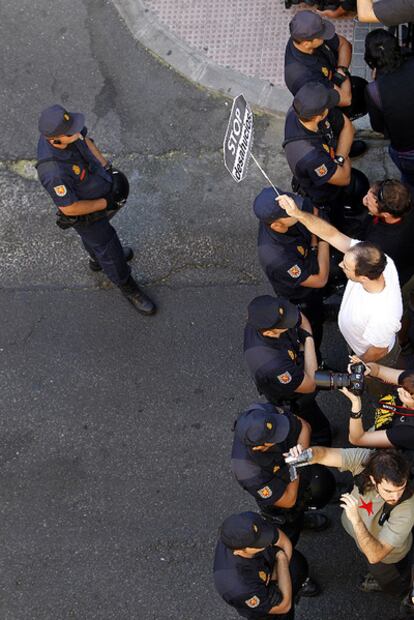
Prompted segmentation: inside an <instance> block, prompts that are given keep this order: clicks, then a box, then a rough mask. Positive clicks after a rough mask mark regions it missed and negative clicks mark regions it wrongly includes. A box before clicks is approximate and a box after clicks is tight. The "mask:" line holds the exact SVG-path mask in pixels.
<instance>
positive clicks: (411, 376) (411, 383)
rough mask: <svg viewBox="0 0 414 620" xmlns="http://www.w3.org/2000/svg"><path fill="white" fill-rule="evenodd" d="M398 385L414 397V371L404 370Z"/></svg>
mask: <svg viewBox="0 0 414 620" xmlns="http://www.w3.org/2000/svg"><path fill="white" fill-rule="evenodd" d="M398 385H400V386H401V387H402V388H404V390H406V391H407V392H408V393H409V394H411V396H414V370H404V372H402V373H401V374H400V376H399V377H398Z"/></svg>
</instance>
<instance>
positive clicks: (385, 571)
mask: <svg viewBox="0 0 414 620" xmlns="http://www.w3.org/2000/svg"><path fill="white" fill-rule="evenodd" d="M286 462H287V463H289V464H293V465H296V466H298V464H302V465H303V464H305V465H306V464H314V463H319V464H321V465H327V466H328V467H337V468H338V469H340V470H341V471H350V472H351V474H352V475H353V478H354V487H353V489H352V491H351V492H350V493H345V494H343V495H342V496H341V507H342V508H343V509H344V512H343V513H342V525H343V527H344V529H345V530H346V532H347V533H348V534H349V535H350V536H352V538H354V540H355V542H356V544H357V546H358V548H359V550H360V551H361V552H362V553H363V554H364V556H365V559H366V561H367V563H368V568H369V573H368V574H367V575H366V576H365V578H364V580H363V581H362V582H361V584H360V586H359V588H360V589H361V590H362V591H363V592H374V591H381V590H382V591H384V592H387V593H389V594H393V595H397V596H402V595H404V594H406V592H407V591H408V587H409V583H410V567H411V562H410V560H411V558H410V555H411V554H410V549H411V545H412V540H413V539H412V533H411V529H412V527H413V525H414V497H413V492H414V489H413V487H412V483H411V482H410V481H409V478H410V465H409V463H408V461H407V460H406V459H405V458H404V456H403V455H402V454H401V453H400V452H398V451H397V450H394V449H388V450H378V451H372V450H365V449H363V448H348V449H344V448H325V447H322V446H317V447H312V448H309V449H308V450H306V451H303V449H302V446H300V445H298V446H296V447H295V448H292V449H291V450H290V451H289V453H288V454H286Z"/></svg>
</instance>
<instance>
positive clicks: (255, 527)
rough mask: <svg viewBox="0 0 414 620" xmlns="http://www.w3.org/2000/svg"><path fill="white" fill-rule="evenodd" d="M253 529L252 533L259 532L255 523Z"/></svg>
mask: <svg viewBox="0 0 414 620" xmlns="http://www.w3.org/2000/svg"><path fill="white" fill-rule="evenodd" d="M253 529H254V531H255V532H256V534H257V532H258V531H259V528H258V527H257V525H256V524H255V523H253Z"/></svg>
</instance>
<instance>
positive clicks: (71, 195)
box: [37, 105, 156, 315]
mask: <svg viewBox="0 0 414 620" xmlns="http://www.w3.org/2000/svg"><path fill="white" fill-rule="evenodd" d="M39 131H40V134H41V135H40V138H39V143H38V151H37V156H38V164H37V172H38V176H39V179H40V182H41V183H42V185H43V187H44V188H45V189H46V190H47V191H48V193H49V194H50V196H51V197H52V200H53V201H54V203H55V205H56V206H57V207H58V219H57V224H58V225H59V226H60V227H61V228H69V227H72V226H73V228H74V229H75V230H76V232H77V233H78V234H79V236H80V238H81V240H82V243H83V245H84V247H85V249H86V251H87V252H88V254H89V256H90V261H89V266H90V269H91V270H92V271H100V270H101V269H102V270H103V271H104V272H105V274H106V275H107V276H108V278H109V279H110V280H111V281H112V282H113V283H114V284H115V285H116V286H118V287H119V288H120V290H121V292H122V293H123V294H124V296H125V297H126V298H127V299H128V301H129V302H130V303H131V304H132V306H133V307H134V308H135V309H136V310H137V311H138V312H140V313H142V314H145V315H151V314H154V313H155V311H156V306H155V304H154V303H153V302H152V301H151V299H150V298H149V297H148V296H147V295H145V294H144V293H143V291H142V290H141V289H140V288H139V287H138V285H137V283H136V282H135V280H134V279H133V277H132V276H131V270H130V268H129V266H128V264H127V261H129V260H131V259H132V257H133V252H132V250H131V248H124V249H123V248H122V246H121V243H120V241H119V239H118V236H117V234H116V231H115V230H114V228H113V227H112V226H111V224H110V223H109V219H110V217H111V216H112V215H113V214H114V212H116V210H117V209H118V208H119V207H120V206H122V204H123V203H124V202H125V200H126V197H127V195H128V182H127V179H126V177H125V176H124V175H122V173H120V172H119V171H116V170H111V166H110V164H109V162H108V161H107V160H106V159H105V157H104V156H103V155H102V153H101V152H100V151H99V149H98V148H97V147H96V145H95V144H94V142H93V140H92V139H90V138H89V137H87V129H86V127H85V117H84V115H83V114H79V113H74V112H68V111H67V110H65V109H64V108H63V107H62V106H60V105H53V106H51V107H49V108H46V109H45V110H43V112H42V114H41V116H40V119H39Z"/></svg>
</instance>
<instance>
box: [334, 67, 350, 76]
mask: <svg viewBox="0 0 414 620" xmlns="http://www.w3.org/2000/svg"><path fill="white" fill-rule="evenodd" d="M337 69H342V71H343V72H344V73H345V75H346V76H347V77H351V74H350V73H349V69H348V67H344V66H343V65H339V66H338V67H337Z"/></svg>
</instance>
